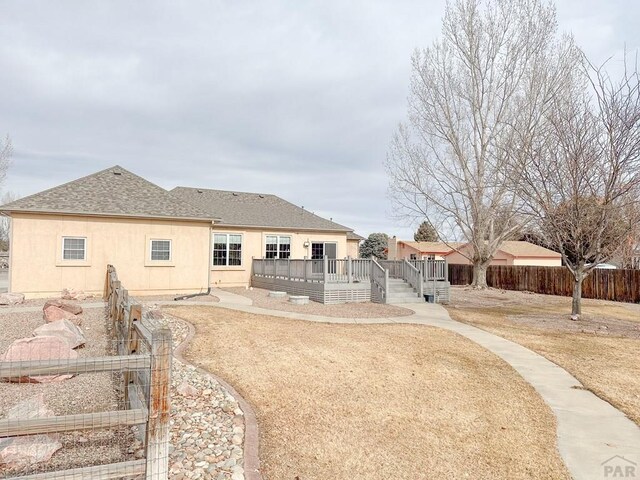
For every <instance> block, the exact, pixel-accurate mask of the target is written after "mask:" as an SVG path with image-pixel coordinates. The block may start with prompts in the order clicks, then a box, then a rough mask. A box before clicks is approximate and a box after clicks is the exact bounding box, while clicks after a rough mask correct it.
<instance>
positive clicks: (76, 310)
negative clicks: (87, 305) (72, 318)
mask: <svg viewBox="0 0 640 480" xmlns="http://www.w3.org/2000/svg"><path fill="white" fill-rule="evenodd" d="M49 307H58V308H61V309H62V310H65V311H67V312H69V313H73V314H74V315H80V314H81V313H82V307H81V306H80V305H78V304H77V303H74V302H70V301H68V300H59V299H54V300H48V301H47V303H45V304H44V307H42V310H43V311H44V310H46V309H47V308H49Z"/></svg>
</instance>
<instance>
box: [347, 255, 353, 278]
mask: <svg viewBox="0 0 640 480" xmlns="http://www.w3.org/2000/svg"><path fill="white" fill-rule="evenodd" d="M347 282H348V283H353V262H351V257H350V256H348V257H347Z"/></svg>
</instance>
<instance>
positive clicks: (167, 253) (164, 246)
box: [151, 240, 171, 262]
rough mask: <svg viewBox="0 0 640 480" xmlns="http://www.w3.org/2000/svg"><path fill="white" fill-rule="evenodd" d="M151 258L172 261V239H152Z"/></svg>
mask: <svg viewBox="0 0 640 480" xmlns="http://www.w3.org/2000/svg"><path fill="white" fill-rule="evenodd" d="M151 260H153V261H156V260H157V261H160V262H169V261H171V240H151Z"/></svg>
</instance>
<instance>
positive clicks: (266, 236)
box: [264, 234, 293, 260]
mask: <svg viewBox="0 0 640 480" xmlns="http://www.w3.org/2000/svg"><path fill="white" fill-rule="evenodd" d="M269 237H276V256H275V257H273V258H271V260H273V259H279V258H280V245H281V243H280V240H281V239H282V238H288V239H289V257H288V258H291V245H292V243H293V238H292V237H291V235H277V234H265V236H264V258H268V257H267V244H268V242H267V239H268V238H269ZM282 245H285V244H284V243H283V244H282Z"/></svg>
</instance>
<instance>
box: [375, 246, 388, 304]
mask: <svg viewBox="0 0 640 480" xmlns="http://www.w3.org/2000/svg"><path fill="white" fill-rule="evenodd" d="M371 283H373V284H374V285H375V286H376V287H377V288H379V289H380V290H382V302H383V303H387V296H388V292H389V270H387V269H386V268H382V266H381V265H380V264H379V263H378V262H377V260H376V259H375V257H372V258H371Z"/></svg>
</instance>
